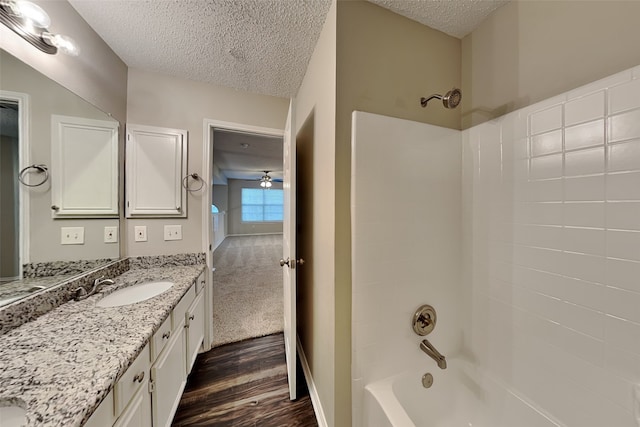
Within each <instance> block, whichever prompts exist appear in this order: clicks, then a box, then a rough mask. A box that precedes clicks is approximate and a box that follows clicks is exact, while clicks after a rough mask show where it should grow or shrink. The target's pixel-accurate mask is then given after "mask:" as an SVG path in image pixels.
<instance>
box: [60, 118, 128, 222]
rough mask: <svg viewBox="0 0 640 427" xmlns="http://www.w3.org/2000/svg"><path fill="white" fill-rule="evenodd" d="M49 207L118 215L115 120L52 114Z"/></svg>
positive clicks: (72, 213) (69, 213)
mask: <svg viewBox="0 0 640 427" xmlns="http://www.w3.org/2000/svg"><path fill="white" fill-rule="evenodd" d="M51 172H52V173H51V211H52V216H53V217H54V218H58V217H72V218H73V217H75V218H79V217H115V216H118V122H115V121H104V120H94V119H87V118H83V117H71V116H61V115H55V114H54V115H52V116H51Z"/></svg>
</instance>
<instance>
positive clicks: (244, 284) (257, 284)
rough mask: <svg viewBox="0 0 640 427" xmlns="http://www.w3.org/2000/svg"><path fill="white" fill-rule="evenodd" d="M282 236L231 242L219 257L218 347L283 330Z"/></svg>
mask: <svg viewBox="0 0 640 427" xmlns="http://www.w3.org/2000/svg"><path fill="white" fill-rule="evenodd" d="M280 258H282V235H265V236H233V237H227V238H226V239H225V240H224V242H222V244H221V245H220V246H218V248H217V249H216V250H215V252H214V253H213V266H214V267H215V269H216V272H215V273H214V278H213V332H214V337H213V345H214V346H219V345H222V344H227V343H230V342H236V341H242V340H245V339H247V338H255V337H261V336H264V335H269V334H273V333H276V332H281V331H282V330H283V327H284V326H283V324H284V320H283V316H284V314H283V301H282V295H283V291H282V267H280V264H279V263H278V261H279V260H280Z"/></svg>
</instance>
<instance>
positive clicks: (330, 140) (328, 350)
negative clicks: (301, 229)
mask: <svg viewBox="0 0 640 427" xmlns="http://www.w3.org/2000/svg"><path fill="white" fill-rule="evenodd" d="M335 76H336V5H335V1H334V3H333V4H332V5H331V7H330V8H329V13H328V15H327V18H326V21H325V23H324V26H323V28H322V32H321V34H320V37H319V39H318V43H317V45H316V48H315V50H314V53H313V56H312V57H311V60H310V62H309V65H308V67H307V71H306V74H305V77H304V79H303V81H302V84H301V86H300V89H299V90H298V93H297V95H296V111H295V120H296V123H295V129H296V135H298V133H299V132H300V129H301V128H302V127H303V125H304V124H305V122H306V123H309V121H311V122H313V123H314V124H315V126H314V127H313V135H311V136H310V138H312V139H313V144H312V146H313V153H312V157H313V170H312V171H310V170H308V169H307V170H304V171H299V172H298V173H299V174H301V173H305V174H311V175H312V176H313V179H312V180H310V181H311V182H313V189H312V193H313V206H314V209H313V212H312V216H313V218H312V221H311V224H312V225H311V226H312V236H311V237H312V239H311V242H309V240H310V236H308V234H309V233H308V230H305V234H306V236H305V238H306V239H307V242H308V244H309V246H310V247H311V248H312V249H311V252H312V257H313V259H311V258H309V256H308V255H307V254H306V253H301V252H300V251H298V254H297V256H298V257H302V258H305V257H306V258H305V259H307V258H308V261H309V264H308V265H311V264H312V267H311V268H310V269H309V270H311V274H310V276H311V277H309V278H308V282H307V283H304V284H300V286H308V288H307V289H306V290H305V291H306V292H308V295H306V296H305V299H304V302H301V306H300V307H299V309H298V313H300V314H301V315H303V316H306V317H307V319H306V323H305V324H306V325H308V327H309V328H310V330H300V331H299V334H300V338H301V341H302V346H303V349H304V352H305V355H306V357H307V360H308V362H309V366H310V369H311V374H312V376H313V379H314V383H315V385H316V388H317V390H318V396H319V398H320V401H321V404H322V407H323V412H324V415H325V416H326V418H327V422H328V424H329V425H330V426H334V425H345V424H337V423H336V422H334V421H335V407H336V405H337V404H338V403H337V402H336V394H335V393H336V380H335V363H336V361H335V358H336V353H335V345H336V344H335V330H334V328H335V326H334V325H335V318H334V305H335V294H334V283H335V277H334V274H335V268H334V263H335V254H334V243H335V211H334V209H333V206H334V203H335V185H336V182H335V105H336V77H335ZM300 191H305V189H304V188H298V192H300ZM306 266H307V265H305V268H306ZM346 362H347V363H348V362H349V361H348V360H347V361H346ZM347 404H348V402H347ZM347 425H348V424H347Z"/></svg>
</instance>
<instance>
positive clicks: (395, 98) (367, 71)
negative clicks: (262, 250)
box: [335, 1, 461, 426]
mask: <svg viewBox="0 0 640 427" xmlns="http://www.w3.org/2000/svg"><path fill="white" fill-rule="evenodd" d="M460 58H461V42H460V40H458V39H456V38H454V37H451V36H448V35H446V34H444V33H442V32H440V31H436V30H434V29H431V28H429V27H426V26H424V25H421V24H419V23H417V22H415V21H412V20H409V19H407V18H404V17H402V16H400V15H397V14H395V13H393V12H390V11H388V10H386V9H383V8H381V7H379V6H376V5H374V4H371V3H369V2H365V1H338V14H337V90H336V93H337V106H336V109H337V112H336V161H335V162H336V164H335V167H336V195H335V209H336V226H335V227H336V228H335V235H336V242H335V260H336V284H335V300H336V303H335V310H336V313H335V322H336V324H335V330H336V337H335V342H336V367H335V381H336V384H335V387H336V396H335V400H336V424H335V425H337V426H343V425H349V423H350V420H351V218H350V209H351V208H350V191H351V190H350V182H351V113H352V112H353V111H354V110H360V111H366V112H371V113H377V114H383V115H387V116H392V117H398V118H403V119H409V120H415V121H418V122H423V123H429V124H434V125H438V126H444V127H448V128H452V129H459V128H460V110H458V109H456V110H447V109H445V108H443V106H442V104H441V103H438V102H434V103H433V104H429V105H428V107H427V108H422V107H421V106H420V97H422V96H426V95H430V94H432V93H440V94H443V93H445V92H446V91H448V90H450V89H451V88H452V87H460V85H461V77H460V64H461V63H460ZM380 173H381V176H385V175H384V173H385V172H384V165H382V164H381V165H380Z"/></svg>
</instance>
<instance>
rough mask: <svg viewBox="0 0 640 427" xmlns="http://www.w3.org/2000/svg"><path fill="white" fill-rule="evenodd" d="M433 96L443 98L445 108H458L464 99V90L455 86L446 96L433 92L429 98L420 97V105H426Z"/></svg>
mask: <svg viewBox="0 0 640 427" xmlns="http://www.w3.org/2000/svg"><path fill="white" fill-rule="evenodd" d="M433 98H436V99H442V105H444V108H456V107H457V106H458V104H460V101H461V100H462V92H461V91H460V89H456V88H455V87H454V88H453V89H451V90H450V91H449V92H447V93H445V94H444V96H442V95H438V94H433V95H431V96H430V97H429V98H420V105H422V107H426V106H427V103H428V102H429V101H431V100H432V99H433Z"/></svg>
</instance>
